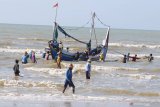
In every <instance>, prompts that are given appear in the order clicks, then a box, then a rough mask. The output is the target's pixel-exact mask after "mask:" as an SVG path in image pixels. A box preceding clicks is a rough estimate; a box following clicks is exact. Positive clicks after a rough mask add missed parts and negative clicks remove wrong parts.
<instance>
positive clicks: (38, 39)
mask: <svg viewBox="0 0 160 107" xmlns="http://www.w3.org/2000/svg"><path fill="white" fill-rule="evenodd" d="M18 39H19V40H34V41H46V42H47V41H49V39H42V38H18Z"/></svg>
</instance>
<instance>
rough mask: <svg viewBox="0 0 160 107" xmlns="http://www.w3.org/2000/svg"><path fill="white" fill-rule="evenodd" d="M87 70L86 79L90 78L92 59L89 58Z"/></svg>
mask: <svg viewBox="0 0 160 107" xmlns="http://www.w3.org/2000/svg"><path fill="white" fill-rule="evenodd" d="M85 71H86V79H90V72H91V60H90V59H88V61H87V64H86V67H85Z"/></svg>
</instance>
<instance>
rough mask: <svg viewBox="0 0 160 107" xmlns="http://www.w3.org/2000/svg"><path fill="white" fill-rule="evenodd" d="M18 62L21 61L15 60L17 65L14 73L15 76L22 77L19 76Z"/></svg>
mask: <svg viewBox="0 0 160 107" xmlns="http://www.w3.org/2000/svg"><path fill="white" fill-rule="evenodd" d="M18 62H19V60H17V59H16V60H15V65H14V67H13V71H14V74H15V76H20V75H19V73H20V71H19V64H18Z"/></svg>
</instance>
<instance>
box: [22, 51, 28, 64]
mask: <svg viewBox="0 0 160 107" xmlns="http://www.w3.org/2000/svg"><path fill="white" fill-rule="evenodd" d="M28 58H29V55H28V53H27V52H25V53H24V55H23V56H22V64H26V63H28Z"/></svg>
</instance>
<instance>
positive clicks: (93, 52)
mask: <svg viewBox="0 0 160 107" xmlns="http://www.w3.org/2000/svg"><path fill="white" fill-rule="evenodd" d="M95 16H96V14H95V13H93V15H92V29H91V37H92V35H93V33H94V34H95V28H94V19H95ZM97 18H98V17H97ZM98 20H99V18H98ZM99 21H100V20H99ZM58 31H59V32H61V33H62V34H64V35H65V36H67V37H69V38H72V39H74V40H75V41H77V42H80V43H82V44H85V45H86V47H87V49H86V50H87V51H85V52H76V53H71V52H68V51H67V49H63V48H60V46H59V44H60V43H58ZM109 31H110V27H109V26H108V28H107V34H106V37H105V39H104V40H103V42H102V44H100V45H97V46H96V47H95V48H91V39H90V40H89V41H88V42H84V41H81V40H78V39H76V38H75V37H73V36H71V35H69V34H68V33H67V32H66V31H65V30H64V28H62V27H61V26H60V25H59V24H58V23H57V22H55V26H54V32H53V40H50V41H49V42H48V44H49V51H50V53H51V55H52V59H56V58H57V56H58V52H59V51H61V52H62V57H61V60H64V61H74V60H83V61H86V60H88V59H89V58H91V59H92V60H99V57H100V53H101V54H102V55H103V58H104V59H105V57H106V54H107V50H108V42H109ZM95 36H96V35H95ZM96 42H97V41H96ZM46 51H48V49H46Z"/></svg>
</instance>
